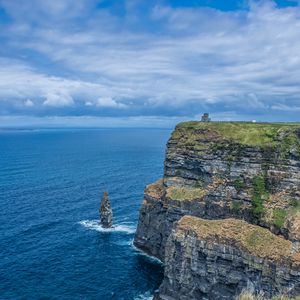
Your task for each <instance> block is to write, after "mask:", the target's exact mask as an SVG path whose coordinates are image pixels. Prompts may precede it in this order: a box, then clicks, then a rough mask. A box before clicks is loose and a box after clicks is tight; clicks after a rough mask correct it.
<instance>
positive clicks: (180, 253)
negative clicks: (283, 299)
mask: <svg viewBox="0 0 300 300" xmlns="http://www.w3.org/2000/svg"><path fill="white" fill-rule="evenodd" d="M165 264H166V267H165V276H164V281H163V283H162V285H161V286H160V289H159V293H158V295H157V296H156V297H155V299H156V300H159V299H160V300H164V299H174V300H190V299H218V300H219V299H220V300H227V299H228V300H231V299H234V298H235V297H236V296H237V295H239V294H240V293H241V292H242V290H244V289H247V290H250V291H252V292H257V291H260V292H263V293H264V296H265V297H271V296H274V295H278V294H285V295H289V296H296V295H299V294H300V268H299V267H300V253H296V252H294V251H293V244H292V243H291V242H290V241H287V240H285V239H283V238H282V237H279V236H276V235H274V234H272V233H271V232H270V231H268V230H267V229H264V228H261V227H259V226H256V225H250V224H248V223H246V222H244V221H241V220H236V219H226V220H218V221H214V220H213V221H208V220H203V219H199V218H196V217H189V216H185V217H183V218H182V219H181V220H180V221H179V222H178V223H177V226H176V227H175V228H174V229H173V230H172V233H171V235H170V237H169V239H168V242H167V244H166V257H165Z"/></svg>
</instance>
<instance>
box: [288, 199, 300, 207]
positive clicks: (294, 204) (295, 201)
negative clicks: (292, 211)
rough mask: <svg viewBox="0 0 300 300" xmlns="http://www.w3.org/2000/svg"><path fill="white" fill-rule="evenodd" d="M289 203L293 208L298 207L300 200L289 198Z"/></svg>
mask: <svg viewBox="0 0 300 300" xmlns="http://www.w3.org/2000/svg"><path fill="white" fill-rule="evenodd" d="M290 204H291V206H293V208H300V201H298V200H296V199H291V201H290Z"/></svg>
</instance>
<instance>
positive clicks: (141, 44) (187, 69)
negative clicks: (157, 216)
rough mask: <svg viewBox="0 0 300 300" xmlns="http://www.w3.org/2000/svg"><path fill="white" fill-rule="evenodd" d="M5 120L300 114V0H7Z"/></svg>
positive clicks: (0, 24)
mask: <svg viewBox="0 0 300 300" xmlns="http://www.w3.org/2000/svg"><path fill="white" fill-rule="evenodd" d="M0 28H1V29H0V45H1V47H0V127H3V126H25V125H28V126H32V125H36V126H48V125H49V126H52V125H53V126H101V127H102V126H108V127H111V126H157V127H169V126H173V125H174V124H176V123H177V122H179V121H182V120H187V119H199V116H200V115H201V114H202V113H203V112H210V114H211V116H212V118H213V119H214V120H254V119H255V120H258V121H300V118H299V115H300V6H299V2H298V1H287V0H280V1H279V0H278V1H276V2H274V1H243V0H238V1H234V0H226V1H224V0H222V1H221V0H220V1H216V0H185V1H184V0H161V1H158V0H147V1H138V0H116V1H109V0H77V1H74V0H43V1H40V0H26V1H23V0H14V1H11V0H0Z"/></svg>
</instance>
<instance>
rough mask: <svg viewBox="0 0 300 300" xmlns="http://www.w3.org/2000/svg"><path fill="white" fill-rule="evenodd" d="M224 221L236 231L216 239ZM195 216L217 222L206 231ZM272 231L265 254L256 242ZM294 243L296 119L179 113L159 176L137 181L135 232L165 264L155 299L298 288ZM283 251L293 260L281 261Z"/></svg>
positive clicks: (298, 222)
mask: <svg viewBox="0 0 300 300" xmlns="http://www.w3.org/2000/svg"><path fill="white" fill-rule="evenodd" d="M187 216H188V217H187ZM187 218H190V219H189V221H190V222H191V221H193V222H192V223H193V224H194V225H193V226H192V227H191V226H187V224H186V222H187ZM229 220H231V221H230V222H231V223H232V224H234V226H240V227H241V233H242V234H241V235H236V236H233V237H232V239H231V240H230V243H229V242H228V241H229V240H226V241H225V240H223V239H222V237H223V236H224V235H226V234H225V233H226V232H227V233H229V234H230V233H233V232H234V231H235V228H234V227H230V226H229V227H228V226H227V229H226V230H227V231H226V232H224V231H223V229H222V228H224V226H225V225H226V224H227V225H228V222H229ZM203 222H204V223H205V222H219V223H218V224H219V227H218V229H217V230H216V231H213V232H212V231H208V233H209V234H208V235H207V236H205V238H204V236H203V228H204V227H203V226H202V225H203ZM236 222H237V223H236ZM195 224H196V225H195ZM200 224H202V225H201V226H200ZM207 224H210V225H209V226H212V224H216V223H207ZM183 225H185V226H183ZM209 226H208V227H209ZM232 226H233V225H232ZM249 226H250V227H249ZM253 226H254V227H255V230H257V231H259V232H260V233H261V231H260V230H263V233H264V235H263V236H262V237H261V236H258V237H256V236H252V238H249V239H250V242H249V243H250V244H251V242H252V243H253V247H254V248H257V249H256V250H259V249H260V251H257V252H255V251H252V252H251V251H249V249H250V248H249V247H248V248H247V247H245V245H246V244H245V243H244V244H243V243H242V240H243V237H244V236H246V232H247V230H248V229H249V228H253ZM225 227H226V226H225ZM183 228H184V229H183ZM197 228H198V229H197ZM270 239H271V240H272V242H273V243H274V241H276V245H277V246H276V248H274V250H273V252H272V251H269V252H268V253H265V252H266V249H267V247H266V245H263V242H265V243H266V244H268V243H269V242H270ZM299 242H300V128H299V126H295V125H288V124H267V123H266V124H251V123H202V122H187V123H181V124H179V125H178V126H177V127H176V129H175V131H174V132H173V134H172V136H171V138H170V140H169V141H168V144H167V151H166V159H165V172H164V177H163V179H161V180H158V181H157V182H155V183H153V184H151V185H148V186H147V187H146V189H145V194H144V201H143V204H142V207H141V210H140V217H139V224H138V228H137V231H136V235H135V240H134V244H135V246H136V247H138V248H140V249H141V250H143V251H145V252H146V253H148V254H150V255H152V256H155V257H157V258H159V259H160V260H161V261H163V262H164V263H165V278H164V281H163V283H162V285H161V287H160V289H159V292H158V294H157V295H156V296H155V299H161V300H162V299H168V300H169V299H190V300H192V299H228V300H229V299H234V298H235V297H236V295H238V294H239V293H240V292H241V291H242V290H243V289H245V288H247V289H250V290H251V291H252V292H254V293H256V292H264V294H265V295H266V296H267V297H271V296H274V295H277V294H286V295H289V296H295V295H299V294H300V277H299V276H300V273H299V272H300V268H299V264H298V261H300V258H299V255H300V254H299V252H298V251H299ZM287 243H288V244H287ZM242 245H243V246H242ZM284 245H285V246H284ZM287 245H288V246H287ZM248 246H249V245H248ZM283 248H284V249H285V251H283ZM252 250H253V249H252ZM279 250H280V251H281V252H280V253H281V254H280V255H279V256H278V257H277V259H276V260H274V259H273V258H274V253H277V252H276V251H279ZM267 254H268V255H267ZM262 255H263V257H262ZM287 257H293V259H294V260H293V264H287V263H286V261H285V263H284V264H282V261H281V259H285V258H287ZM222 274H223V275H222ZM222 276H223V277H222Z"/></svg>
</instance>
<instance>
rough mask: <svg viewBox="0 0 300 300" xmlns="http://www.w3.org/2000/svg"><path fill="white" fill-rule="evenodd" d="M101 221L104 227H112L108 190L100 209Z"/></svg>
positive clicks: (104, 194)
mask: <svg viewBox="0 0 300 300" xmlns="http://www.w3.org/2000/svg"><path fill="white" fill-rule="evenodd" d="M99 213H100V221H101V225H102V227H103V228H110V227H112V217H113V213H112V209H111V207H110V203H109V198H108V192H104V193H103V196H102V200H101V205H100V209H99Z"/></svg>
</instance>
